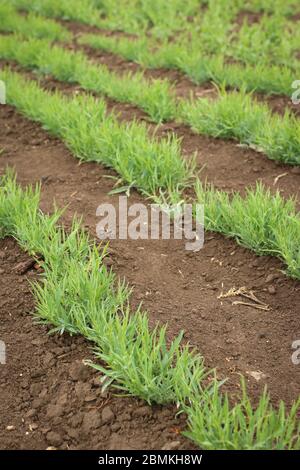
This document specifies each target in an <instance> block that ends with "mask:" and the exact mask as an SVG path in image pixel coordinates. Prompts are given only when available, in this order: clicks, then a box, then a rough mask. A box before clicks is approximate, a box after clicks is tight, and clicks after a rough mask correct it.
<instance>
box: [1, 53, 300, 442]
mask: <svg viewBox="0 0 300 470" xmlns="http://www.w3.org/2000/svg"><path fill="white" fill-rule="evenodd" d="M98 56H99V53H97V56H95V59H96V58H98ZM106 56H107V55H105V54H103V61H105V60H106ZM123 68H125V66H124V67H123ZM42 83H43V85H44V86H45V87H46V88H48V89H54V88H59V89H61V90H62V91H64V92H68V93H73V91H80V89H79V87H71V86H66V85H63V86H62V85H60V84H58V82H56V81H54V80H49V79H47V80H44V81H43V82H42ZM186 86H188V85H186ZM183 94H184V93H183ZM282 106H284V105H282ZM113 108H114V109H115V110H117V111H118V112H119V113H120V119H122V120H130V119H132V118H133V117H134V116H136V117H137V118H138V119H143V120H144V121H146V122H147V124H148V125H149V132H153V128H154V126H153V125H152V124H151V123H149V121H148V120H147V118H146V117H145V116H144V115H143V113H141V111H139V110H137V109H136V108H134V107H133V106H130V105H120V104H116V103H114V102H113V101H111V100H109V101H108V109H109V110H111V109H113ZM0 122H1V126H0V148H1V149H3V152H2V153H1V156H0V173H4V171H5V168H6V166H11V167H12V166H13V167H14V168H15V169H16V172H17V175H18V178H17V179H18V182H20V183H21V184H22V185H27V184H29V183H36V182H38V181H39V182H41V184H42V201H41V208H42V210H43V211H45V212H51V210H52V208H53V202H54V200H55V201H56V204H57V205H58V206H60V207H62V206H66V205H68V207H67V209H66V211H65V213H64V216H63V222H64V224H65V225H66V227H68V226H70V223H71V220H72V217H73V216H74V214H75V213H76V214H78V215H80V216H83V223H84V225H85V226H86V228H87V229H88V230H89V231H90V233H91V234H92V235H93V236H96V233H95V229H96V224H97V222H98V220H97V217H96V209H97V207H98V205H99V204H101V203H104V202H109V203H112V204H114V205H115V206H116V207H117V204H118V196H110V195H108V192H109V191H110V190H111V189H113V184H114V180H112V179H111V178H107V176H114V173H113V172H111V171H108V170H106V169H104V168H103V167H102V166H101V165H99V164H93V163H82V164H79V163H78V160H76V159H75V158H74V157H73V156H72V155H71V154H70V152H69V151H68V150H67V149H66V147H65V146H64V145H63V144H62V143H61V142H59V141H58V140H56V139H54V138H52V137H50V136H49V135H48V134H47V133H46V132H45V131H43V130H42V129H41V127H40V126H39V125H38V124H35V123H32V122H30V121H29V120H27V119H25V118H24V117H22V116H21V115H20V114H19V113H18V112H17V111H16V110H14V109H13V108H12V107H10V106H0ZM171 131H175V132H176V134H177V135H179V136H181V137H182V149H183V152H184V154H185V155H186V157H187V158H189V157H190V155H191V154H192V153H193V152H197V162H198V168H199V169H200V168H201V167H203V170H202V173H201V176H202V177H203V179H205V178H207V180H208V181H210V182H213V183H214V184H215V185H216V186H217V187H218V188H220V189H225V190H228V191H231V190H239V191H241V192H244V189H245V187H246V186H247V185H254V184H255V183H256V181H263V183H264V184H265V185H266V186H268V187H270V188H271V189H272V191H274V190H276V189H279V190H280V191H281V193H282V195H283V196H285V197H288V196H291V195H297V194H299V193H298V191H299V183H300V171H299V168H293V167H290V166H285V165H280V164H278V163H275V162H272V161H270V160H269V159H267V158H266V157H265V156H264V155H262V154H258V153H256V152H254V151H252V150H249V149H245V148H242V147H241V146H238V145H237V143H236V142H231V141H230V142H224V141H221V140H216V139H211V138H208V137H203V136H199V135H196V134H194V133H193V132H192V131H191V130H190V129H189V128H187V127H185V126H182V125H179V124H176V123H168V124H165V125H163V126H160V128H159V129H158V130H157V135H158V136H162V135H165V134H166V133H168V132H171ZM278 176H280V178H277V177H278ZM133 202H143V203H145V200H144V199H143V198H142V197H141V196H140V195H139V194H137V193H135V192H133V193H132V194H131V196H130V199H129V204H130V203H133ZM0 263H1V264H0V312H1V322H0V339H1V340H2V341H5V343H6V345H7V364H6V365H0V386H1V396H2V397H3V398H2V400H1V402H0V447H1V448H6V449H11V448H24V449H29V448H30V449H37V448H42V449H44V448H47V447H55V448H58V449H60V448H62V449H65V448H78V449H83V448H96V449H161V448H163V447H164V446H166V447H167V448H173V449H175V448H181V449H189V448H193V444H192V443H191V442H190V441H188V440H186V439H184V438H183V437H182V436H181V435H180V431H181V430H183V429H184V427H185V417H184V416H180V417H177V418H176V417H175V413H176V410H175V409H174V408H172V407H154V408H150V407H148V406H146V405H145V403H142V402H140V401H138V400H135V399H131V398H122V397H114V396H112V395H111V394H108V395H105V396H102V395H101V388H100V386H99V384H98V380H99V374H98V373H96V372H95V371H94V370H93V369H91V368H89V367H87V366H84V365H83V364H82V360H83V359H87V358H92V351H91V345H90V344H87V343H86V342H84V341H83V340H82V339H81V338H76V337H75V338H74V337H73V338H70V337H68V336H62V337H60V336H58V335H54V336H49V335H47V328H46V327H44V326H43V327H42V326H40V325H37V324H35V323H34V322H33V317H32V313H34V301H33V298H32V295H31V293H30V286H29V283H28V280H32V279H36V278H37V277H38V276H39V273H38V272H36V270H35V269H34V267H33V266H32V263H31V264H30V260H29V258H28V256H27V255H26V254H24V253H22V252H21V251H20V249H19V248H18V247H17V245H16V243H15V242H14V241H13V240H11V239H5V240H2V241H1V242H0ZM24 263H25V264H24ZM106 263H107V264H108V265H109V266H111V268H112V269H113V271H114V272H115V273H116V274H117V275H118V276H120V277H121V278H124V277H125V279H126V280H127V282H128V283H129V285H130V286H131V287H133V294H132V306H133V307H136V306H138V304H139V303H140V302H143V305H144V308H145V309H146V310H147V312H148V315H149V318H150V323H151V325H152V326H153V325H154V324H155V323H156V322H157V321H158V322H161V323H168V332H169V338H170V339H171V338H172V337H174V336H175V335H176V334H177V333H178V332H179V331H180V330H181V329H184V330H185V339H186V340H187V341H189V342H190V343H191V344H192V345H193V346H195V347H196V348H197V349H198V350H199V351H200V352H201V353H202V354H203V355H204V357H205V360H206V363H207V366H208V367H217V371H218V377H219V378H220V379H222V378H225V377H228V381H227V383H226V385H225V387H224V389H225V388H226V389H227V390H229V391H230V393H231V395H232V396H233V397H234V396H235V394H237V393H239V390H240V387H239V380H240V374H243V375H244V376H245V377H246V380H247V384H248V388H249V393H250V395H251V397H252V398H253V400H254V401H255V400H256V399H257V397H258V395H259V393H260V392H261V390H262V388H263V387H264V386H265V385H267V386H268V388H269V390H270V393H271V398H272V402H273V403H274V405H277V404H278V402H279V400H280V399H283V400H284V401H285V402H286V403H287V405H288V406H289V405H290V404H291V403H292V401H293V400H294V399H296V398H297V397H298V395H299V389H300V366H295V365H293V364H292V361H291V355H292V352H293V350H292V348H291V345H292V342H293V341H294V340H296V339H300V317H299V305H300V283H299V282H298V281H294V280H292V279H289V278H287V277H286V276H285V274H284V273H283V269H284V266H283V265H282V263H280V261H278V260H276V259H274V258H271V257H257V256H255V255H254V254H253V253H252V252H250V251H248V250H246V249H244V248H242V247H239V246H238V245H237V244H236V243H235V242H234V241H232V240H228V239H226V238H224V237H222V236H219V235H216V234H212V233H206V239H205V244H204V248H203V249H202V250H200V251H199V252H197V253H192V252H188V251H187V250H186V249H185V243H184V241H174V240H169V241H160V240H156V241H155V240H154V241H144V240H139V241H132V240H115V241H111V243H110V255H109V257H108V258H107V260H106ZM242 286H245V287H246V288H247V289H248V290H251V289H252V290H254V292H255V295H256V296H257V297H258V299H259V300H261V301H263V302H264V303H265V304H266V305H268V306H269V310H268V311H263V310H258V309H257V308H255V306H246V305H240V304H239V305H233V304H232V302H233V301H234V300H240V301H246V299H243V298H241V297H238V298H228V299H220V298H219V296H220V294H221V293H222V292H226V291H228V290H229V289H230V288H232V287H236V288H240V287H242Z"/></svg>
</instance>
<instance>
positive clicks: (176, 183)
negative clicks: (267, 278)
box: [0, 70, 192, 195]
mask: <svg viewBox="0 0 300 470" xmlns="http://www.w3.org/2000/svg"><path fill="white" fill-rule="evenodd" d="M0 77H1V79H2V80H3V81H4V82H5V83H6V92H7V95H6V99H7V103H9V104H12V105H14V106H16V107H17V108H18V109H19V110H20V111H21V112H22V113H24V114H25V115H26V116H27V117H29V118H30V119H33V120H35V121H38V122H40V123H41V124H42V125H43V127H44V128H45V129H46V130H48V131H49V132H51V133H52V134H54V135H56V136H58V137H60V138H61V139H62V140H63V141H64V142H65V143H66V145H67V146H68V147H69V148H70V149H71V151H72V152H73V153H74V154H75V155H76V156H77V157H78V158H80V159H82V160H85V161H97V162H101V163H103V164H104V165H106V166H108V167H111V168H113V169H115V170H116V171H117V173H118V174H119V175H120V176H121V178H122V179H123V181H124V182H126V183H128V184H129V185H130V186H134V187H136V188H138V189H139V190H140V191H142V192H144V193H147V194H152V195H153V194H155V193H157V192H158V191H159V190H167V191H168V192H170V193H172V192H176V191H178V192H180V191H181V189H183V187H184V186H185V185H186V184H187V182H188V180H189V178H190V175H191V172H192V164H190V163H188V162H187V161H186V160H184V159H183V158H182V157H181V150H180V142H179V140H178V139H176V137H173V136H168V137H167V138H165V139H161V140H158V139H156V138H154V137H153V138H150V137H149V136H148V133H147V127H146V125H144V124H138V123H137V122H135V121H133V122H131V123H129V124H120V123H119V122H118V120H117V119H116V117H115V116H114V115H113V114H109V115H108V114H107V113H106V107H105V102H104V101H103V100H101V99H99V100H96V99H94V98H93V97H91V96H85V95H84V96H76V97H74V98H72V99H70V98H67V97H65V96H63V95H62V94H60V93H55V94H51V93H48V92H46V91H44V90H42V89H41V88H40V87H39V85H38V84H37V83H36V82H35V81H31V80H26V79H24V77H22V75H20V74H17V73H12V72H10V71H9V70H6V71H2V72H1V73H0Z"/></svg>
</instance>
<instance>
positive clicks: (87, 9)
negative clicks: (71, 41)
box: [9, 0, 100, 25]
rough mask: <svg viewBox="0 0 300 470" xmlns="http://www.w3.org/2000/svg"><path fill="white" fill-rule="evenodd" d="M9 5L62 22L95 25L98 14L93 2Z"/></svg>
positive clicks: (29, 0)
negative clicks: (71, 21) (59, 19)
mask: <svg viewBox="0 0 300 470" xmlns="http://www.w3.org/2000/svg"><path fill="white" fill-rule="evenodd" d="M9 1H10V3H11V5H12V6H14V7H16V8H18V9H20V10H25V11H29V12H30V11H33V12H36V13H38V14H40V15H45V16H49V17H51V18H62V19H64V20H73V21H79V22H82V23H86V24H90V25H97V24H98V23H99V19H100V12H99V11H98V10H97V9H96V8H95V1H94V0H72V1H70V0H9Z"/></svg>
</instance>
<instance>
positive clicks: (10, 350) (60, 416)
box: [0, 239, 193, 450]
mask: <svg viewBox="0 0 300 470" xmlns="http://www.w3.org/2000/svg"><path fill="white" fill-rule="evenodd" d="M0 258H1V277H0V310H1V325H0V338H1V340H2V341H4V342H5V344H6V361H7V362H6V365H0V370H1V374H0V389H1V405H0V448H1V449H47V448H49V447H54V448H57V449H102V450H105V449H111V450H116V449H144V448H148V449H161V448H163V447H166V448H169V447H170V446H171V447H174V448H176V449H191V448H193V445H192V443H191V442H189V441H188V440H186V439H184V438H183V437H182V436H181V434H180V431H182V429H184V427H185V419H184V416H183V415H182V416H178V417H177V418H175V414H176V410H175V409H174V408H173V407H161V406H155V407H152V408H151V407H150V406H148V405H145V403H143V402H142V401H140V400H136V399H132V398H121V397H116V396H112V395H111V394H108V393H107V392H104V393H103V394H102V393H101V386H100V382H99V378H100V375H99V373H98V372H96V371H95V370H94V369H92V368H91V367H88V366H86V365H84V364H83V360H84V359H93V355H92V351H91V345H90V344H88V343H87V342H86V341H84V339H83V338H81V337H70V336H68V335H63V336H59V335H51V336H49V335H48V334H47V333H48V328H47V327H45V326H40V325H37V324H35V323H34V322H33V320H32V316H31V315H30V313H31V312H33V311H34V302H33V298H32V295H31V292H30V287H29V283H28V280H30V281H33V280H34V279H36V278H37V274H36V271H35V269H34V268H32V263H30V261H31V260H30V258H29V257H28V256H27V255H26V254H24V253H23V252H22V251H21V250H20V248H18V246H17V244H16V242H15V241H14V240H12V239H4V240H0ZM27 269H28V270H27ZM24 271H25V272H24Z"/></svg>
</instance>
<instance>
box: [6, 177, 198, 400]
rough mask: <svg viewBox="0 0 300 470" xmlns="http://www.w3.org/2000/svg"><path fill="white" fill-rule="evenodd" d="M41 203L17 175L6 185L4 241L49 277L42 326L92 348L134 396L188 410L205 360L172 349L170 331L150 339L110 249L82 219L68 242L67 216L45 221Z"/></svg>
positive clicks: (41, 303)
mask: <svg viewBox="0 0 300 470" xmlns="http://www.w3.org/2000/svg"><path fill="white" fill-rule="evenodd" d="M39 201H40V187H39V186H37V187H36V188H32V187H28V188H26V189H25V190H22V189H21V188H20V187H19V186H18V185H17V184H16V181H15V178H14V176H13V175H12V174H11V173H10V172H9V173H8V174H7V175H6V176H5V177H3V178H2V179H1V187H0V224H1V225H0V226H1V232H0V236H1V237H5V236H12V237H14V238H15V239H16V240H17V241H18V242H19V244H20V245H21V246H22V248H23V249H24V250H26V251H27V252H29V253H30V254H31V255H32V256H35V257H39V263H40V264H41V265H42V267H43V269H44V274H43V278H42V282H37V283H34V284H33V291H34V294H35V296H36V300H37V308H36V316H37V318H38V319H39V320H40V321H41V322H45V323H50V324H51V325H53V330H52V331H53V332H54V331H57V332H64V331H67V332H69V333H71V334H79V333H80V334H83V335H84V336H85V337H86V338H88V339H89V340H91V341H92V342H93V343H94V345H95V349H96V354H97V357H99V359H100V360H101V361H102V362H103V361H105V364H106V367H105V368H104V367H100V366H97V367H98V368H100V370H101V371H102V372H103V373H104V374H105V376H106V377H107V378H108V379H109V380H110V381H111V382H113V383H114V385H115V386H117V387H118V388H121V389H122V390H125V391H126V393H129V394H131V395H135V396H139V397H141V398H143V399H145V400H146V401H148V402H149V403H153V402H154V403H169V402H175V403H176V402H179V401H183V402H185V401H186V400H187V399H188V397H189V394H196V393H198V391H199V389H200V385H201V380H202V378H203V377H204V375H205V374H206V373H207V372H206V371H205V368H204V366H203V360H202V358H201V357H200V356H198V355H196V354H195V353H194V352H193V351H191V350H190V348H189V347H188V345H187V346H182V345H181V340H182V334H180V335H179V336H178V337H177V338H175V339H174V341H172V342H171V343H170V346H167V339H166V328H164V327H163V328H160V327H158V326H156V328H154V330H153V331H150V329H149V327H148V320H147V317H146V315H145V313H144V312H142V311H141V310H140V309H138V310H137V311H136V312H132V311H130V308H129V303H128V299H129V294H130V290H129V289H128V287H127V286H126V285H125V284H124V282H120V281H118V280H117V279H116V276H115V275H114V274H113V272H112V271H111V270H108V269H107V268H106V266H105V264H104V263H103V258H104V257H105V255H106V248H105V247H102V248H101V247H99V246H97V245H96V243H95V242H93V241H92V240H91V239H90V238H89V236H88V235H87V234H86V233H85V232H84V231H83V230H82V229H81V228H80V223H79V221H77V220H76V219H74V221H73V224H72V228H71V230H70V232H69V233H68V234H66V233H65V232H64V230H63V228H62V227H60V226H58V225H57V222H58V219H59V217H60V215H61V211H55V212H54V214H53V215H52V216H48V215H45V214H43V213H42V212H41V211H40V210H39ZM41 258H42V261H41Z"/></svg>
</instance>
